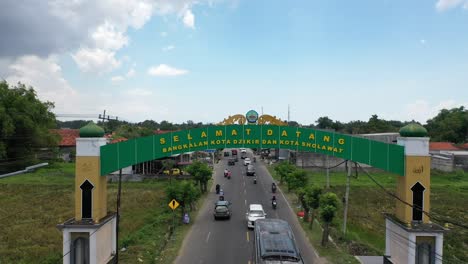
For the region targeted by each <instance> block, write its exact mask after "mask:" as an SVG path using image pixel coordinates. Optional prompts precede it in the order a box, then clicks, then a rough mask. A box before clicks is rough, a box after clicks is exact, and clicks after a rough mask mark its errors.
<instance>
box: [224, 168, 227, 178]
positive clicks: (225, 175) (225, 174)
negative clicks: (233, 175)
mask: <svg viewBox="0 0 468 264" xmlns="http://www.w3.org/2000/svg"><path fill="white" fill-rule="evenodd" d="M227 175H228V169H224V177H227Z"/></svg>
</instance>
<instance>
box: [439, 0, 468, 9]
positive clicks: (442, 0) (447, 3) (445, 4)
mask: <svg viewBox="0 0 468 264" xmlns="http://www.w3.org/2000/svg"><path fill="white" fill-rule="evenodd" d="M459 5H463V8H467V7H468V1H467V0H439V1H437V3H436V9H437V10H438V11H445V10H448V9H451V8H455V7H457V6H459Z"/></svg>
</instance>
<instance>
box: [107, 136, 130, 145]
mask: <svg viewBox="0 0 468 264" xmlns="http://www.w3.org/2000/svg"><path fill="white" fill-rule="evenodd" d="M127 140H128V139H127V138H124V137H119V138H114V139H113V140H112V141H111V142H110V143H111V144H112V143H119V142H123V141H127Z"/></svg>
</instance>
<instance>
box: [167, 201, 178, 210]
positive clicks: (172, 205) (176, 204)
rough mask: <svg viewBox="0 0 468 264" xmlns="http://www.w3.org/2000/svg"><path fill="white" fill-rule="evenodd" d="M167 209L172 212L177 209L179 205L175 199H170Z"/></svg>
mask: <svg viewBox="0 0 468 264" xmlns="http://www.w3.org/2000/svg"><path fill="white" fill-rule="evenodd" d="M169 207H170V208H171V209H172V210H175V209H176V208H177V207H179V203H178V202H177V201H176V199H172V201H171V202H170V203H169Z"/></svg>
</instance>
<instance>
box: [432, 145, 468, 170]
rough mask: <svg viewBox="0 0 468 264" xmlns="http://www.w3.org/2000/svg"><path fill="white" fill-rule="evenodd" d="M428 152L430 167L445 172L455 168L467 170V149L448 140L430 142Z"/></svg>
mask: <svg viewBox="0 0 468 264" xmlns="http://www.w3.org/2000/svg"><path fill="white" fill-rule="evenodd" d="M465 145H466V144H465ZM462 146H464V145H462ZM429 154H431V168H432V169H437V170H441V171H446V172H452V171H454V170H456V169H463V170H465V171H466V170H468V149H464V148H460V147H457V146H455V145H454V144H453V143H450V142H430V143H429Z"/></svg>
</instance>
